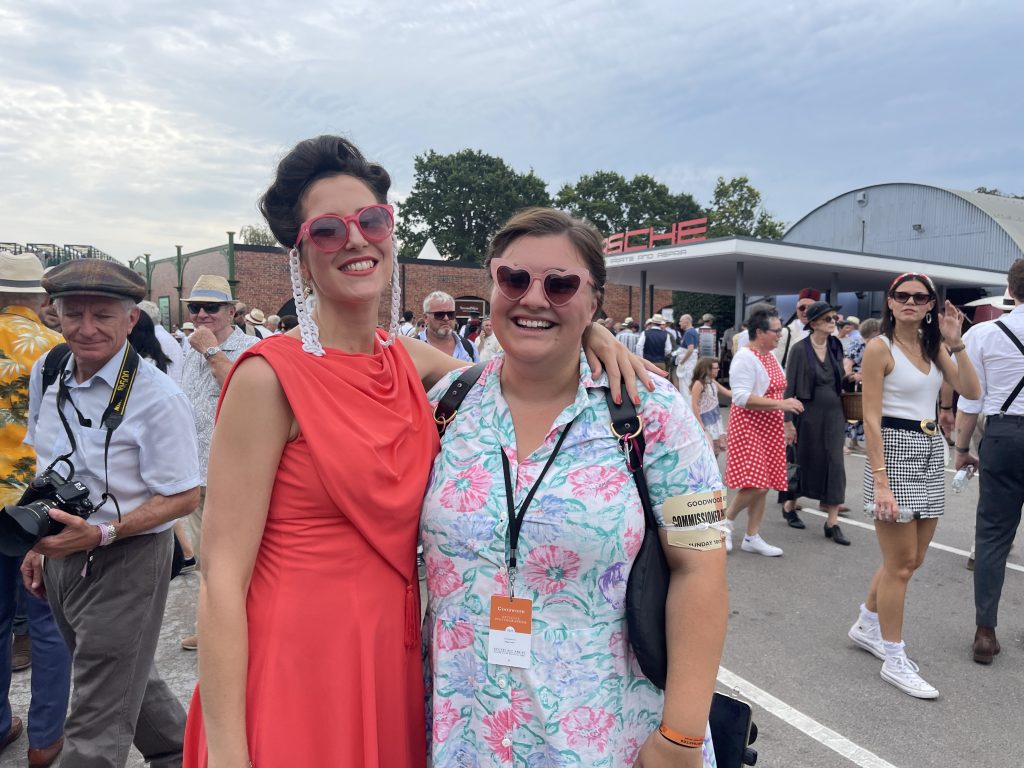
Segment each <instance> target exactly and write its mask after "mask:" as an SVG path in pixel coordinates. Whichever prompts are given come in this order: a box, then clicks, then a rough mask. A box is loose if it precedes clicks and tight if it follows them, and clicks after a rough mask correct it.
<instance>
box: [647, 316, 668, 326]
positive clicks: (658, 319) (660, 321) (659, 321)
mask: <svg viewBox="0 0 1024 768" xmlns="http://www.w3.org/2000/svg"><path fill="white" fill-rule="evenodd" d="M651 322H652V323H653V324H654V325H665V324H666V322H667V321H666V320H665V317H664V316H663V315H661V314H657V315H652V316H651Z"/></svg>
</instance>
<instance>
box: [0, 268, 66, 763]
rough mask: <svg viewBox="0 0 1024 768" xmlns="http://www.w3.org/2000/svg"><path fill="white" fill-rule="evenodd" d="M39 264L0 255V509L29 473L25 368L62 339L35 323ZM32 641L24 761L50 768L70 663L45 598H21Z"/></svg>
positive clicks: (7, 620) (9, 589) (8, 732)
mask: <svg viewBox="0 0 1024 768" xmlns="http://www.w3.org/2000/svg"><path fill="white" fill-rule="evenodd" d="M42 277H43V266H42V264H41V263H40V262H39V259H38V258H37V257H36V256H35V254H32V253H20V254H13V253H10V252H9V251H3V250H0V449H2V450H0V504H3V505H4V506H6V505H8V504H17V503H18V500H19V499H20V498H21V496H22V494H23V493H24V492H25V489H26V488H27V486H28V484H29V483H30V482H31V481H32V480H33V479H34V478H35V476H36V454H35V451H34V450H33V449H32V447H31V446H28V445H24V444H23V442H22V441H23V440H24V439H25V431H26V428H27V425H28V381H29V373H30V372H31V370H32V365H33V363H35V361H36V360H38V359H39V358H40V357H42V356H43V355H45V354H46V353H47V352H48V351H49V350H50V349H51V348H52V347H54V346H56V345H57V344H60V343H61V342H63V341H64V338H63V337H62V336H61V335H60V334H59V333H55V332H53V331H51V330H50V329H49V328H47V327H46V326H45V325H43V323H42V322H41V321H40V319H39V312H40V308H41V306H42V303H43V300H44V299H45V298H46V293H45V291H43V288H42V285H41V284H40V281H41V280H42ZM20 567H21V558H20V557H8V556H6V555H0V642H7V640H8V638H10V636H11V624H12V622H13V620H14V614H15V610H16V605H17V598H18V591H19V590H23V587H22V586H21V574H20V573H19V572H18V569H19V568H20ZM24 600H25V607H26V613H27V616H28V624H29V635H30V636H31V640H32V650H33V661H34V664H33V666H32V707H31V708H32V718H31V720H30V721H29V732H28V740H29V747H30V748H29V751H28V754H29V764H30V765H32V766H42V765H50V764H51V763H53V761H54V760H56V758H57V755H58V754H59V753H60V750H61V747H62V746H63V743H64V737H63V733H64V714H65V712H66V711H67V708H68V692H69V689H70V686H71V660H70V657H69V655H68V649H67V646H66V645H65V644H64V639H63V638H62V637H61V636H60V632H59V631H58V629H57V625H56V624H55V623H54V620H53V613H52V612H51V611H50V606H49V604H48V603H47V602H46V601H45V600H40V599H38V598H36V597H33V596H31V595H28V594H25V596H24ZM10 687H11V655H10V653H7V652H6V650H5V651H4V652H0V749H3V748H4V747H7V746H8V745H10V744H11V743H13V742H14V741H16V740H17V739H18V737H19V736H20V735H21V732H22V730H23V726H22V722H21V718H20V717H14V716H13V713H12V712H11V704H10V700H9V699H8V692H9V690H10Z"/></svg>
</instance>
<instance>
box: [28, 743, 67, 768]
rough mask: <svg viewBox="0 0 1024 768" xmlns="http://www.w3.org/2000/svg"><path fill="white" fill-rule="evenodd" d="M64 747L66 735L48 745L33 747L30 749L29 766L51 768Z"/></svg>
mask: <svg viewBox="0 0 1024 768" xmlns="http://www.w3.org/2000/svg"><path fill="white" fill-rule="evenodd" d="M62 749H64V737H63V736H61V737H60V738H59V739H57V740H56V741H55V742H53V744H51V745H50V746H48V747H40V748H39V749H36V748H34V747H33V748H31V749H29V751H28V768H49V766H51V765H53V762H54V761H55V760H56V759H57V755H59V754H60V751H61V750H62Z"/></svg>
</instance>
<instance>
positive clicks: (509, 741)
mask: <svg viewBox="0 0 1024 768" xmlns="http://www.w3.org/2000/svg"><path fill="white" fill-rule="evenodd" d="M501 746H503V747H511V746H512V739H510V738H509V737H508V736H506V737H505V738H504V739H502V740H501Z"/></svg>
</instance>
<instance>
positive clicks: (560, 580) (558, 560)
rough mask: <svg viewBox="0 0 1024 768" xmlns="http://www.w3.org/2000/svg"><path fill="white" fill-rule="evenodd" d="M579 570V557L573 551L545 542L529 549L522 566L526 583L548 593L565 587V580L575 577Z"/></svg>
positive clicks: (545, 593)
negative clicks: (524, 565)
mask: <svg viewBox="0 0 1024 768" xmlns="http://www.w3.org/2000/svg"><path fill="white" fill-rule="evenodd" d="M579 570H580V557H579V555H577V554H576V553H575V552H573V551H571V550H568V549H563V548H562V547H556V546H554V545H552V544H545V545H544V546H542V547H537V548H536V549H533V550H531V551H530V554H529V557H528V559H527V561H526V567H525V568H523V578H524V579H525V580H526V583H527V585H529V586H530V587H532V588H533V589H535V590H537V591H538V592H540V593H541V594H542V595H550V594H553V593H555V592H558V591H559V590H561V589H565V584H566V581H567V580H569V579H574V578H576V574H577V573H579Z"/></svg>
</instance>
